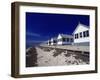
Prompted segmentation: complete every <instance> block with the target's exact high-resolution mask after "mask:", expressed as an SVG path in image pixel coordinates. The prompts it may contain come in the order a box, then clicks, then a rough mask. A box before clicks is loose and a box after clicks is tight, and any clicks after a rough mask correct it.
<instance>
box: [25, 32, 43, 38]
mask: <svg viewBox="0 0 100 80" xmlns="http://www.w3.org/2000/svg"><path fill="white" fill-rule="evenodd" d="M26 35H29V36H34V37H41V35H40V34H37V33H32V32H27V33H26Z"/></svg>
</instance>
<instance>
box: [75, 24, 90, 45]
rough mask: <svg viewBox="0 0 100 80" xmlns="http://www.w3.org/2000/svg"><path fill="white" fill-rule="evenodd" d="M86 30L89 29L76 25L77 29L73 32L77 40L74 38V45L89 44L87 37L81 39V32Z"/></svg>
mask: <svg viewBox="0 0 100 80" xmlns="http://www.w3.org/2000/svg"><path fill="white" fill-rule="evenodd" d="M87 30H89V29H88V28H86V27H84V26H83V25H78V27H77V29H76V30H75V32H74V35H75V34H77V33H78V38H77V39H75V37H74V43H81V42H89V37H83V32H84V31H87ZM80 32H82V38H80Z"/></svg>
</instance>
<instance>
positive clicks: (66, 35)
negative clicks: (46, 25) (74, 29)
mask: <svg viewBox="0 0 100 80" xmlns="http://www.w3.org/2000/svg"><path fill="white" fill-rule="evenodd" d="M60 35H61V36H62V37H63V38H68V37H73V36H72V35H68V34H60Z"/></svg>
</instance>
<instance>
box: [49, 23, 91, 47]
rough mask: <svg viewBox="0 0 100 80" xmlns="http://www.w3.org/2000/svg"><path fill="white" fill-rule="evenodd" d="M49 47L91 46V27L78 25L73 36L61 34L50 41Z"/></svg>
mask: <svg viewBox="0 0 100 80" xmlns="http://www.w3.org/2000/svg"><path fill="white" fill-rule="evenodd" d="M48 45H82V46H89V27H88V26H86V25H83V24H78V26H77V27H76V29H75V30H74V32H73V33H72V35H67V34H66V35H65V34H59V35H58V36H57V37H56V38H51V39H50V40H48Z"/></svg>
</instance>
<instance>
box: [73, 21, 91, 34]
mask: <svg viewBox="0 0 100 80" xmlns="http://www.w3.org/2000/svg"><path fill="white" fill-rule="evenodd" d="M79 26H83V27H86V28H87V29H89V28H90V27H89V26H87V25H84V24H81V23H80V22H79V24H78V25H77V27H76V28H75V30H74V31H73V33H72V34H74V32H75V31H76V30H77V29H78V27H79Z"/></svg>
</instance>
